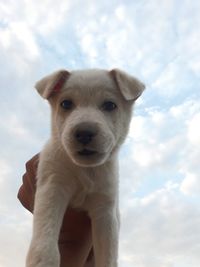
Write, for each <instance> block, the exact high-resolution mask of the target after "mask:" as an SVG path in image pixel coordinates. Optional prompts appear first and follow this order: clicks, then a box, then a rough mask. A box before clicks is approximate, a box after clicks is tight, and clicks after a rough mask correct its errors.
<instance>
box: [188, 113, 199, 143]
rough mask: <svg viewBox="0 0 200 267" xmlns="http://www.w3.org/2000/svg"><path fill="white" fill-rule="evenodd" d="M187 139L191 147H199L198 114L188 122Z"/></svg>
mask: <svg viewBox="0 0 200 267" xmlns="http://www.w3.org/2000/svg"><path fill="white" fill-rule="evenodd" d="M188 139H189V141H190V142H191V143H192V144H193V145H195V146H199V147H200V112H199V113H197V114H195V116H194V117H193V118H192V119H191V121H189V122H188Z"/></svg>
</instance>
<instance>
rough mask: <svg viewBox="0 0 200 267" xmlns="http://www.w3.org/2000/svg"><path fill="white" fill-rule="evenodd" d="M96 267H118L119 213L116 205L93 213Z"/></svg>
mask: <svg viewBox="0 0 200 267" xmlns="http://www.w3.org/2000/svg"><path fill="white" fill-rule="evenodd" d="M91 220H92V236H93V245H94V255H95V267H117V260H118V238H119V213H118V207H117V206H116V205H111V206H109V207H108V206H107V207H106V208H105V209H103V210H102V209H98V208H97V210H96V212H93V213H91Z"/></svg>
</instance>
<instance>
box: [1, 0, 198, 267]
mask: <svg viewBox="0 0 200 267" xmlns="http://www.w3.org/2000/svg"><path fill="white" fill-rule="evenodd" d="M199 14H200V1H198V0H182V1H181V2H180V1H179V0H132V1H128V0H124V1H118V0H110V1H107V0H102V1H97V0H93V1H91V0H85V1H81V0H73V1H72V0H69V1H66V0H65V1H63V0H60V1H53V0H44V1H42V2H41V1H39V0H35V1H31V0H17V1H15V0H7V1H3V0H0V64H1V72H0V80H1V89H0V107H1V109H2V112H1V113H0V146H1V149H0V267H13V266H15V267H21V266H24V261H25V255H26V252H27V249H28V245H29V242H30V237H31V227H32V215H31V214H30V213H29V212H28V211H26V210H25V209H24V208H23V207H22V206H21V205H20V203H19V202H18V200H17V198H16V195H17V192H18V189H19V187H20V185H21V181H22V175H23V173H24V171H25V167H24V164H25V162H26V161H27V160H28V159H30V158H31V157H32V156H33V155H34V154H36V153H37V152H39V151H40V150H41V149H42V147H43V144H44V143H45V142H46V140H47V139H48V137H49V133H50V131H49V129H50V124H49V107H48V104H47V103H46V102H45V101H44V100H42V99H41V97H40V96H39V95H38V94H37V93H36V90H35V89H34V84H35V82H36V81H37V80H39V79H40V78H41V77H43V76H45V75H47V74H49V73H51V72H53V71H55V70H58V69H61V68H65V69H68V70H74V69H85V68H104V69H112V68H116V67H117V68H120V69H122V70H124V71H126V72H128V73H129V74H132V75H134V76H136V77H138V78H139V79H140V80H141V81H143V82H144V83H145V84H146V91H145V92H144V94H143V95H142V97H141V98H140V99H139V100H138V101H137V104H136V106H135V110H134V116H133V119H132V122H131V126H130V131H129V135H128V138H127V140H126V142H125V144H124V145H123V147H122V149H121V152H120V158H119V159H120V211H121V231H120V249H119V267H191V266H192V267H199V266H200V253H199V251H200V89H199V88H200V44H199V40H200V30H199V29H200V16H199Z"/></svg>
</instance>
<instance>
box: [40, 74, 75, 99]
mask: <svg viewBox="0 0 200 267" xmlns="http://www.w3.org/2000/svg"><path fill="white" fill-rule="evenodd" d="M69 75H70V72H68V71H67V70H59V71H56V72H54V73H52V74H50V75H48V76H46V77H44V78H43V79H41V80H40V81H38V82H37V83H36V85H35V88H36V89H37V91H38V93H39V94H40V95H41V96H42V97H43V98H45V99H49V98H50V97H52V96H53V95H54V94H56V93H58V92H59V91H60V90H61V89H62V87H63V86H64V84H65V82H66V80H67V79H68V77H69Z"/></svg>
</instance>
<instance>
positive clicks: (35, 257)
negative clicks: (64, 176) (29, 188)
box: [26, 177, 70, 267]
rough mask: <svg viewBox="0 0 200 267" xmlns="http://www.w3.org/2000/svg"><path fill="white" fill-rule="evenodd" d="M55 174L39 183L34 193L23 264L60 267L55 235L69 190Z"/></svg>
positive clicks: (30, 266) (28, 266) (58, 228)
mask: <svg viewBox="0 0 200 267" xmlns="http://www.w3.org/2000/svg"><path fill="white" fill-rule="evenodd" d="M55 178H56V177H49V179H48V180H46V182H45V183H43V184H40V185H39V186H38V188H37V192H36V196H35V207H34V220H33V236H32V241H31V245H30V248H29V252H28V256H27V260H26V267H59V265H60V255H59V250H58V237H59V232H60V228H61V224H62V220H63V216H64V213H65V211H66V207H67V205H68V203H69V197H70V196H69V193H68V192H67V190H66V189H65V188H64V187H63V186H62V185H61V184H59V183H56V179H55Z"/></svg>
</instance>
